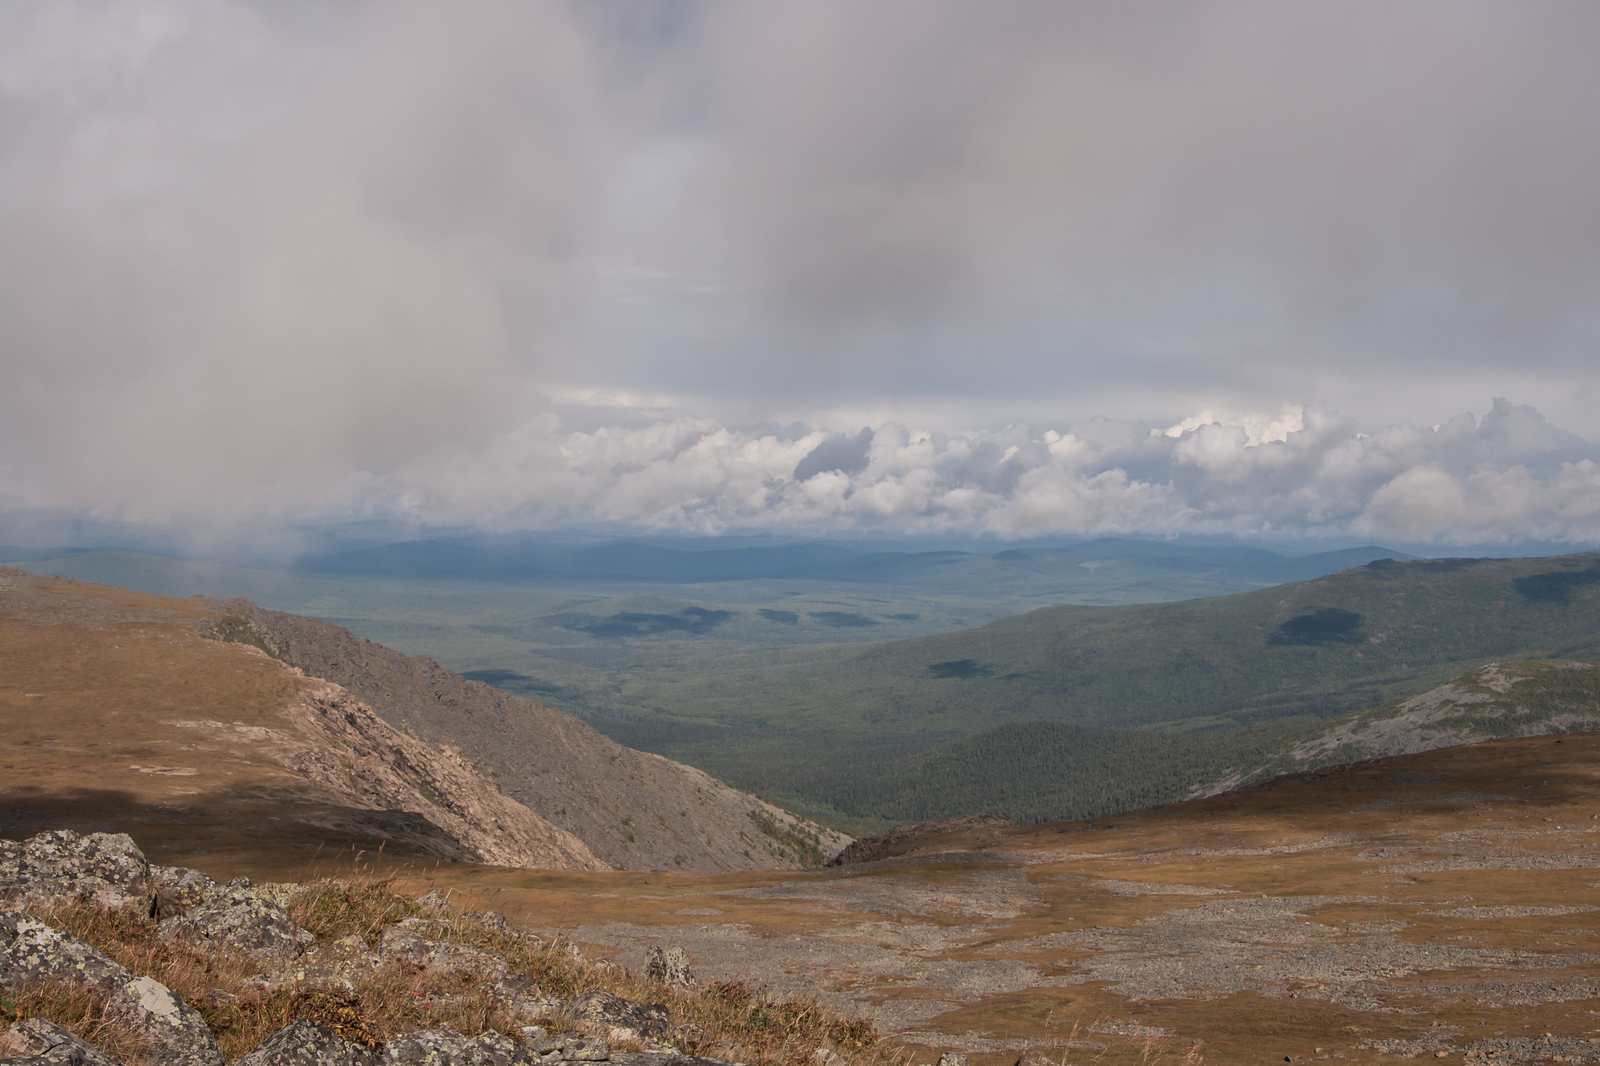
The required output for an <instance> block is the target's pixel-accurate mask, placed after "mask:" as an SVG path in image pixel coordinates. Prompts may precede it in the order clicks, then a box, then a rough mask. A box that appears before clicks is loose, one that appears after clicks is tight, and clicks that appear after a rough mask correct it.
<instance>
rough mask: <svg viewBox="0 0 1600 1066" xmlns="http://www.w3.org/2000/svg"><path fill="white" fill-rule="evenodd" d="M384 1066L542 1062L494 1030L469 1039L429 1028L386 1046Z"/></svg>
mask: <svg viewBox="0 0 1600 1066" xmlns="http://www.w3.org/2000/svg"><path fill="white" fill-rule="evenodd" d="M379 1061H380V1062H381V1063H382V1064H383V1066H527V1064H531V1063H534V1062H538V1061H539V1060H538V1058H537V1057H536V1056H535V1055H534V1053H533V1052H532V1050H530V1049H529V1048H528V1047H527V1046H526V1045H523V1044H519V1043H518V1042H517V1041H515V1040H512V1039H511V1038H510V1037H506V1036H501V1035H500V1034H499V1033H497V1032H495V1031H494V1030H493V1029H491V1030H489V1031H488V1032H486V1033H484V1034H482V1035H481V1036H477V1037H474V1038H473V1039H471V1040H468V1039H467V1038H466V1037H464V1036H462V1035H461V1034H460V1033H457V1032H455V1031H454V1030H451V1029H425V1030H423V1031H421V1032H417V1033H406V1034H405V1035H403V1036H397V1037H395V1038H394V1039H393V1040H391V1041H389V1042H388V1043H387V1044H385V1045H384V1048H383V1055H382V1058H381V1059H380V1060H379Z"/></svg>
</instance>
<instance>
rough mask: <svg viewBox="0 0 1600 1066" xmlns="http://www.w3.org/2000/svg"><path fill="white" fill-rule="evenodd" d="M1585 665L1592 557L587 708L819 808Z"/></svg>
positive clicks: (654, 741) (764, 674)
mask: <svg viewBox="0 0 1600 1066" xmlns="http://www.w3.org/2000/svg"><path fill="white" fill-rule="evenodd" d="M1597 652H1600V556H1597V555H1595V554H1592V553H1591V554H1584V555H1573V556H1562V557H1558V558H1550V559H1443V560H1431V561H1424V560H1412V561H1407V562H1392V561H1387V560H1385V561H1380V562H1377V563H1373V564H1370V565H1368V566H1363V567H1357V568H1354V569H1350V570H1342V571H1339V572H1337V573H1334V574H1330V575H1328V576H1327V577H1324V578H1319V579H1316V580H1312V581H1305V582H1300V583H1297V584H1292V585H1281V586H1277V587H1274V588H1270V589H1263V590H1260V591H1257V592H1248V593H1241V594H1238V595H1234V596H1222V597H1216V598H1212V599H1202V600H1189V601H1184V602H1180V603H1166V604H1147V605H1137V606H1127V607H1083V606H1067V607H1051V608H1045V609H1042V610H1037V611H1032V612H1030V613H1028V614H1024V615H1019V616H1016V617H1012V618H1006V619H1002V620H1001V621H998V622H994V623H991V624H989V625H986V626H982V627H979V628H975V629H970V630H963V631H960V632H955V633H946V634H941V635H938V636H930V637H921V638H916V639H912V640H901V641H893V642H886V643H882V644H876V645H870V646H868V647H866V648H861V647H860V646H856V647H851V648H838V649H827V650H824V651H820V652H819V651H813V650H796V651H790V652H779V653H774V654H767V655H762V656H759V657H757V656H748V655H746V656H720V657H717V658H715V659H709V658H708V659H706V660H694V659H692V658H690V659H685V660H683V661H681V662H680V663H678V664H676V668H675V669H673V670H670V671H668V670H661V671H654V672H651V673H650V674H648V675H644V676H639V677H636V678H634V679H633V680H632V681H631V682H630V683H628V684H626V685H624V686H621V687H620V688H619V690H618V691H617V692H615V694H613V695H611V696H609V697H608V698H606V699H605V700H603V701H596V704H595V705H592V706H593V708H594V711H595V712H598V713H596V714H595V716H594V717H593V718H592V720H593V721H595V724H596V725H598V726H600V727H601V728H603V729H604V730H605V731H606V732H608V733H610V734H611V735H613V736H615V737H617V739H619V740H622V741H623V742H624V743H628V744H633V745H636V746H640V747H644V748H647V749H650V750H656V751H660V752H662V753H663V754H666V755H669V756H671V757H673V758H677V759H682V760H684V761H686V762H690V763H693V764H695V765H698V766H701V767H703V768H704V769H706V770H708V771H709V772H711V773H713V774H716V775H717V776H720V777H722V778H724V779H725V780H728V781H729V782H730V783H733V784H736V785H738V786H740V787H745V788H751V789H756V790H766V791H769V792H772V793H774V794H783V795H786V796H792V797H797V798H802V797H812V798H814V799H815V800H816V801H818V802H826V801H824V799H823V796H822V792H823V791H824V790H823V789H821V788H819V787H818V785H819V784H820V779H821V777H823V776H826V774H827V773H828V772H829V771H832V770H837V769H842V768H844V767H846V766H853V767H857V768H861V767H871V768H872V770H871V771H870V772H873V773H876V772H880V770H881V767H882V764H883V762H884V761H885V760H890V759H893V758H896V757H900V756H904V755H908V754H912V753H914V752H917V751H922V750H927V749H930V748H933V747H936V746H938V745H939V744H941V743H946V742H948V741H952V740H956V739H959V738H962V737H967V736H969V735H970V734H973V733H976V732H978V731H980V730H984V729H987V728H989V727H992V726H995V725H1000V724H1003V723H1007V722H1017V721H1033V720H1044V721H1054V722H1062V723H1075V724H1080V725H1097V726H1103V727H1115V728H1121V729H1128V728H1138V729H1142V730H1157V731H1167V732H1194V731H1199V730H1213V729H1227V728H1234V729H1237V728H1244V727H1253V726H1260V725H1265V724H1268V723H1273V722H1283V721H1289V720H1294V719H1306V718H1331V717H1336V716H1338V715H1342V714H1347V713H1351V712H1354V711H1360V710H1367V709H1369V708H1372V707H1376V706H1379V705H1381V704H1383V703H1385V702H1386V701H1388V700H1391V699H1394V698H1396V697H1400V696H1406V695H1410V694H1413V693H1416V692H1420V691H1422V690H1424V689H1427V688H1430V687H1432V686H1434V685H1437V684H1439V683H1441V682H1444V681H1446V680H1448V679H1450V678H1451V677H1454V676H1456V675H1458V674H1461V673H1463V672H1465V671H1467V670H1470V669H1472V668H1473V667H1475V666H1480V665H1482V664H1484V663H1487V662H1490V661H1493V660H1504V659H1544V658H1556V657H1571V658H1589V657H1595V655H1596V653H1597ZM856 772H858V773H859V772H862V771H861V770H860V769H858V770H857V771H856Z"/></svg>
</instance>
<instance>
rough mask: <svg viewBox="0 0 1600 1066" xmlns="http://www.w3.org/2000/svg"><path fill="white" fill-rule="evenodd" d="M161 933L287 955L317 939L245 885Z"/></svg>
mask: <svg viewBox="0 0 1600 1066" xmlns="http://www.w3.org/2000/svg"><path fill="white" fill-rule="evenodd" d="M161 934H162V936H164V937H171V938H175V939H188V940H199V941H210V942H212V943H214V944H226V945H228V946H229V947H233V948H239V949H242V950H245V951H254V952H258V953H260V954H264V955H276V956H279V957H287V958H293V957H294V956H296V955H299V954H300V953H301V952H302V951H304V950H305V949H306V948H307V947H309V946H310V945H311V944H312V943H313V942H314V941H315V940H316V939H317V938H316V937H315V936H314V935H313V934H311V933H310V932H307V931H306V930H305V929H302V928H300V926H299V925H297V924H295V921H294V919H293V918H290V917H289V912H288V911H285V910H284V909H283V908H282V907H280V906H278V905H277V904H276V903H272V902H270V901H268V900H264V899H261V898H260V897H259V896H257V895H256V894H255V893H254V892H252V891H251V890H250V889H248V888H242V887H241V888H228V889H224V890H223V891H222V892H221V894H220V895H218V896H216V897H215V898H213V899H212V900H211V901H210V902H209V903H206V904H205V905H203V906H201V907H199V908H197V909H195V910H192V911H190V912H189V913H188V914H185V915H183V916H182V917H178V918H169V919H167V920H166V921H164V922H162V923H161Z"/></svg>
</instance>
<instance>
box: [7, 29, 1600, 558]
mask: <svg viewBox="0 0 1600 1066" xmlns="http://www.w3.org/2000/svg"><path fill="white" fill-rule="evenodd" d="M1597 45H1600V8H1596V7H1595V6H1594V5H1592V4H1582V3H1561V2H1555V3H1550V4H1545V5H1541V6H1539V7H1538V8H1536V9H1531V10H1530V9H1527V8H1525V7H1521V6H1516V5H1510V4H1505V3H1494V2H1488V0H1450V2H1444V0H1439V2H1429V0H1424V2H1420V3H1414V4H1407V5H1394V4H1388V3H1378V2H1376V0H1354V2H1352V3H1347V4H1340V5H1336V6H1335V5H1325V6H1317V5H1284V4H1279V3H1272V2H1270V0H1211V2H1205V3H1200V2H1189V0H1180V2H1177V3H1170V4H1161V5H1146V4H1142V3H1128V4H1116V5H1082V4H1079V5H1073V4H1059V3H1045V2H1034V0H1005V2H1002V3H998V4H989V5H984V6H982V7H981V8H980V7H976V6H974V5H971V4H968V3H960V2H956V0H868V2H860V0H848V2H847V0H817V2H815V3H806V4H791V5H751V4H737V3H724V2H720V0H704V2H699V0H661V2H660V3H651V2H643V3H639V4H629V5H595V4H579V3H567V2H563V0H516V2H513V0H468V2H467V3H466V4H465V5H454V6H452V7H450V8H449V9H446V8H443V7H441V6H439V5H436V4H429V3H424V2H422V0H394V2H385V3H379V2H376V0H355V2H352V3H349V4H340V5H325V4H307V3H294V2H289V3H281V4H260V3H253V2H246V0H126V2H123V3H118V4H104V3H98V2H93V0H60V2H53V3H18V4H11V5H7V6H5V7H4V8H3V9H0V322H3V323H4V325H5V328H4V329H3V330H0V380H3V386H4V387H0V505H3V506H5V507H8V508H11V509H13V510H15V509H19V508H20V509H28V508H56V509H61V510H64V511H70V512H79V513H90V514H95V515H100V516H102V517H105V518H106V519H108V520H111V519H132V520H139V519H149V520H153V521H167V520H170V521H181V522H187V523H196V524H198V523H205V522H208V521H210V522H219V523H222V522H229V521H256V520H260V521H263V522H271V521H279V520H291V519H292V520H318V519H322V518H335V517H341V516H342V517H349V516H358V515H366V514H374V515H377V514H415V515H430V516H451V518H452V520H453V521H459V522H466V523H470V524H483V523H497V524H501V525H505V524H508V523H515V522H519V521H520V522H538V523H545V524H548V523H555V522H562V521H578V522H592V521H615V522H624V523H636V524H642V525H647V526H651V527H659V528H684V529H721V528H733V527H739V526H743V525H757V526H771V525H776V524H781V523H784V522H792V523H797V524H800V525H811V526H815V527H817V528H824V527H830V528H831V527H836V526H841V525H842V526H858V527H868V526H873V527H876V526H883V527H885V528H889V527H892V528H903V529H920V530H940V529H959V530H966V531H979V532H991V533H994V534H996V535H1003V536H1024V535H1030V534H1031V533H1032V532H1047V531H1061V532H1068V531H1114V530H1132V529H1142V530H1149V531H1163V530H1173V529H1179V528H1182V529H1212V530H1220V531H1241V532H1251V531H1260V530H1267V529H1272V530H1280V529H1282V530H1289V531H1296V530H1305V531H1326V530H1335V529H1337V530H1348V531H1352V532H1360V531H1369V530H1370V531H1372V532H1371V535H1373V536H1377V535H1379V534H1380V533H1384V535H1393V536H1402V535H1405V536H1412V535H1415V536H1416V537H1419V538H1423V539H1428V538H1438V539H1448V538H1452V537H1458V536H1459V537H1473V538H1480V539H1481V538H1488V539H1494V538H1501V537H1518V536H1523V535H1533V533H1532V531H1533V530H1546V531H1548V532H1549V534H1550V535H1551V536H1552V537H1555V538H1557V539H1561V538H1576V539H1582V538H1583V537H1585V536H1589V535H1590V534H1587V533H1584V530H1585V529H1592V525H1591V526H1586V525H1585V523H1592V520H1593V510H1592V505H1591V503H1590V501H1591V499H1592V469H1593V468H1592V463H1593V462H1594V461H1595V456H1594V455H1593V449H1592V447H1591V446H1590V445H1588V444H1587V443H1585V442H1584V441H1583V440H1582V439H1580V438H1579V437H1569V436H1563V435H1561V434H1559V433H1558V432H1557V431H1555V430H1554V429H1552V428H1551V426H1550V425H1549V423H1547V422H1545V421H1544V420H1543V419H1540V418H1538V417H1537V416H1535V415H1532V414H1528V413H1519V412H1521V411H1522V409H1521V408H1516V407H1507V408H1506V409H1505V410H1504V411H1503V412H1502V411H1501V409H1500V408H1499V407H1497V408H1496V409H1495V410H1494V411H1492V412H1491V413H1490V414H1489V415H1488V416H1486V417H1485V418H1483V419H1477V418H1471V417H1466V416H1463V417H1462V418H1458V419H1455V420H1451V416H1452V415H1454V414H1455V412H1458V411H1461V410H1464V409H1466V408H1468V407H1470V406H1472V405H1474V404H1481V403H1482V400H1483V398H1484V397H1486V396H1515V397H1517V398H1518V400H1519V402H1521V403H1531V404H1532V405H1533V406H1535V407H1537V408H1538V409H1539V410H1540V411H1543V412H1544V413H1545V414H1546V415H1547V416H1549V418H1550V420H1551V421H1553V422H1556V423H1559V424H1561V425H1564V426H1570V427H1572V428H1573V429H1575V430H1577V431H1578V433H1579V434H1581V435H1582V437H1588V438H1593V437H1597V436H1600V422H1597V421H1596V415H1595V412H1596V411H1600V377H1597V375H1596V373H1595V371H1594V366H1595V360H1594V352H1595V350H1596V348H1597V346H1600V310H1597V308H1596V303H1595V301H1594V299H1593V293H1594V292H1595V291H1596V290H1597V288H1600V200H1597V199H1596V198H1595V197H1594V196H1593V194H1592V190H1593V189H1594V188H1595V187H1596V186H1597V185H1600V140H1597V139H1596V137H1595V136H1594V124H1593V116H1594V115H1595V114H1596V113H1597V111H1600V67H1597V65H1596V64H1594V63H1593V62H1592V56H1593V54H1594V52H1595V49H1596V46H1597ZM1285 398H1292V399H1293V400H1294V401H1295V403H1294V404H1292V405H1290V406H1288V407H1284V406H1282V405H1281V401H1282V400H1284V399H1285ZM1251 411H1255V412H1266V413H1264V414H1261V415H1259V416H1254V415H1253V416H1246V415H1243V414H1231V415H1230V414H1225V413H1226V412H1251ZM1334 412H1342V414H1335V413H1334ZM1435 422H1439V423H1440V426H1439V428H1438V429H1437V430H1435V429H1418V428H1415V427H1416V426H1431V425H1432V424H1433V423H1435ZM862 427H867V430H866V431H865V432H863V431H862ZM1004 427H1010V428H1004ZM1030 427H1046V428H1042V429H1039V430H1035V429H1033V428H1030ZM1359 427H1370V428H1369V429H1366V430H1363V429H1361V428H1359ZM1151 429H1155V430H1156V431H1157V432H1155V433H1154V434H1152V433H1151V432H1150V430H1151ZM1047 430H1048V431H1047ZM1052 434H1054V435H1053V436H1052ZM1363 434H1364V435H1363ZM1585 464H1591V465H1585ZM801 474H805V475H807V476H804V477H802V476H799V475H801ZM1450 523H1455V526H1454V527H1452V526H1451V525H1450ZM1452 528H1454V529H1456V532H1451V529H1452ZM1384 531H1392V532H1387V533H1386V532H1384ZM1406 531H1412V532H1406ZM1362 535H1367V534H1366V533H1365V532H1362Z"/></svg>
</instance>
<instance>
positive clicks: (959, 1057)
mask: <svg viewBox="0 0 1600 1066" xmlns="http://www.w3.org/2000/svg"><path fill="white" fill-rule="evenodd" d="M939 1066H967V1057H966V1056H965V1055H963V1054H961V1052H959V1051H946V1052H945V1053H944V1054H943V1055H940V1056H939Z"/></svg>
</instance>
